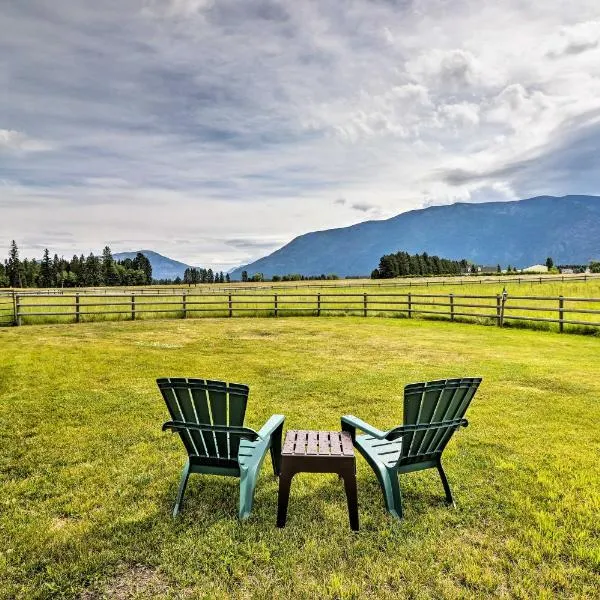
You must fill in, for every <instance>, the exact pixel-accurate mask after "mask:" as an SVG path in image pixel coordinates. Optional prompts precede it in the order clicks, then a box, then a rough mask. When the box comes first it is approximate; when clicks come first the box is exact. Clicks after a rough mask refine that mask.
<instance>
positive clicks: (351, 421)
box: [341, 415, 387, 440]
mask: <svg viewBox="0 0 600 600" xmlns="http://www.w3.org/2000/svg"><path fill="white" fill-rule="evenodd" d="M341 421H342V431H349V432H350V434H351V435H352V440H354V438H355V435H356V430H357V429H360V431H364V432H365V433H368V434H369V435H372V436H373V437H374V438H377V439H378V440H383V439H384V438H385V436H386V434H387V431H381V430H380V429H377V427H373V426H372V425H369V424H368V423H365V422H364V421H363V420H362V419H359V418H358V417H355V416H354V415H344V416H343V417H342V419H341Z"/></svg>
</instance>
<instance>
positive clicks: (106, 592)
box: [79, 565, 181, 600]
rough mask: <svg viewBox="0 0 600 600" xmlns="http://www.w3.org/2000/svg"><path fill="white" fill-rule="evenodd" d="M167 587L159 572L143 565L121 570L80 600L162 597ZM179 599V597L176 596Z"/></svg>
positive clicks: (128, 599)
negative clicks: (102, 585) (99, 587)
mask: <svg viewBox="0 0 600 600" xmlns="http://www.w3.org/2000/svg"><path fill="white" fill-rule="evenodd" d="M168 591H169V586H168V584H167V582H166V581H165V580H164V578H163V577H162V576H161V574H160V572H159V571H158V570H156V569H152V568H151V567H147V566H145V565H134V566H133V567H128V568H124V569H121V570H120V572H119V574H118V575H117V576H116V577H114V578H113V579H111V580H109V581H108V583H107V584H106V585H105V586H104V587H103V588H101V589H89V590H86V591H85V592H83V594H81V596H80V597H79V598H80V600H103V599H105V598H110V599H111V600H131V599H133V598H157V597H163V596H165V595H166V594H167V592H168ZM177 597H181V596H177Z"/></svg>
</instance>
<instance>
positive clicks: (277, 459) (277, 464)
mask: <svg viewBox="0 0 600 600" xmlns="http://www.w3.org/2000/svg"><path fill="white" fill-rule="evenodd" d="M282 437H283V423H282V424H281V425H280V426H279V427H278V428H277V429H276V430H275V431H274V432H273V433H272V434H271V448H270V452H271V463H272V464H273V473H274V474H275V477H279V474H280V473H281V438H282Z"/></svg>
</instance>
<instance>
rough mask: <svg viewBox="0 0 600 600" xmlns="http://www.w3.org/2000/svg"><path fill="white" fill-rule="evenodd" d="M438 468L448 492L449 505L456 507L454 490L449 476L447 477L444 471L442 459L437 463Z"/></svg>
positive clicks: (445, 490)
mask: <svg viewBox="0 0 600 600" xmlns="http://www.w3.org/2000/svg"><path fill="white" fill-rule="evenodd" d="M437 470H438V473H439V474H440V479H441V480H442V485H443V486H444V492H446V503H447V504H448V505H449V506H452V507H454V508H456V504H455V503H454V498H453V497H452V490H451V489H450V484H449V483H448V478H447V477H446V473H444V468H443V467H442V461H439V462H438V464H437Z"/></svg>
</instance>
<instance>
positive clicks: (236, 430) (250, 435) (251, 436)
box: [162, 421, 260, 442]
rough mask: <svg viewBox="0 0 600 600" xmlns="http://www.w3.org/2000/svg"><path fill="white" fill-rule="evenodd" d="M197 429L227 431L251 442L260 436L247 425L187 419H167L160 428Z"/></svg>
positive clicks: (216, 431) (174, 429)
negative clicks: (240, 425) (220, 423)
mask: <svg viewBox="0 0 600 600" xmlns="http://www.w3.org/2000/svg"><path fill="white" fill-rule="evenodd" d="M167 429H170V430H171V431H182V430H185V431H199V432H209V433H211V432H212V433H228V434H229V435H235V436H237V437H239V438H241V439H245V440H250V441H251V442H254V441H256V440H257V439H258V438H259V437H260V436H259V434H258V433H256V431H254V430H253V429H249V428H248V427H233V426H231V427H230V426H226V425H205V424H204V423H189V422H188V421H167V422H166V423H164V424H163V426H162V430H163V431H166V430H167Z"/></svg>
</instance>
